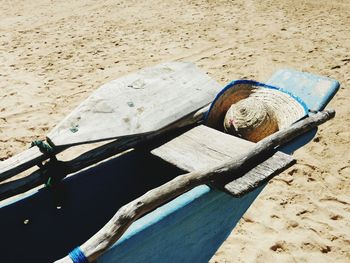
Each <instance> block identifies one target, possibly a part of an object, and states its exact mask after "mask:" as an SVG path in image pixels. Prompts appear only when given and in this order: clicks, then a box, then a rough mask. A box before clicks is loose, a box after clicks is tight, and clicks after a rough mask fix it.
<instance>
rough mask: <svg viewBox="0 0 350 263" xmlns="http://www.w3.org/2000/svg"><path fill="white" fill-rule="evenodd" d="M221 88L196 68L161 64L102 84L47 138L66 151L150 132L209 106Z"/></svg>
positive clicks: (186, 64)
mask: <svg viewBox="0 0 350 263" xmlns="http://www.w3.org/2000/svg"><path fill="white" fill-rule="evenodd" d="M219 89H220V85H219V84H218V83H217V82H215V81H214V80H212V79H211V78H210V77H209V76H208V75H206V74H205V73H203V72H201V71H200V70H199V69H198V68H197V67H196V66H195V65H194V64H191V63H185V62H168V63H164V64H161V65H158V66H155V67H151V68H147V69H143V70H141V71H139V72H137V73H134V74H131V75H128V76H125V77H122V78H119V79H117V80H114V81H111V82H109V83H107V84H105V85H103V86H102V87H101V88H99V89H98V90H96V91H95V92H94V93H93V94H92V95H91V96H90V97H89V98H88V99H87V100H85V101H84V102H83V103H82V104H81V105H80V106H78V107H77V108H76V109H75V110H74V111H73V112H72V113H71V114H69V115H68V116H67V117H66V118H65V119H64V120H63V121H62V122H61V123H59V124H58V125H57V126H56V127H55V128H54V129H53V130H52V131H51V132H50V133H49V134H48V135H47V138H48V140H49V141H50V142H51V143H52V144H53V145H55V146H62V145H65V146H67V145H76V144H80V143H85V142H95V141H101V140H107V139H113V138H118V137H123V136H130V135H137V134H145V133H148V132H153V131H156V130H159V129H161V128H163V127H165V126H167V125H169V124H171V123H173V122H175V121H177V120H178V119H181V118H182V117H184V116H186V115H188V114H190V113H192V112H194V111H196V110H197V109H199V108H201V107H203V106H205V105H206V104H208V103H210V102H211V101H212V100H213V99H214V97H215V95H216V94H217V92H218V91H219Z"/></svg>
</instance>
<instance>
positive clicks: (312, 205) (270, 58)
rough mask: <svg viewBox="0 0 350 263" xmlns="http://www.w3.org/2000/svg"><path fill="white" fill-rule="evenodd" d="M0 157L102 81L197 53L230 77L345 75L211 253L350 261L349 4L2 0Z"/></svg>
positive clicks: (41, 133)
mask: <svg viewBox="0 0 350 263" xmlns="http://www.w3.org/2000/svg"><path fill="white" fill-rule="evenodd" d="M0 4H1V7H0V161H1V160H5V159H7V158H9V157H11V156H13V155H15V154H17V153H20V152H21V151H23V150H25V149H27V148H28V147H29V146H30V142H31V141H33V140H36V139H44V138H45V135H46V134H47V133H48V131H49V130H51V129H52V128H53V127H54V126H55V125H56V124H57V123H58V122H59V121H60V120H62V119H63V118H64V117H65V116H66V115H67V114H68V113H69V112H70V111H72V110H73V109H74V108H75V107H76V106H77V105H78V104H79V103H80V102H81V101H83V100H84V99H85V98H87V97H88V96H89V94H91V92H92V91H94V90H95V89H97V88H98V87H99V86H101V85H102V84H104V83H106V82H108V81H110V80H113V79H116V78H118V77H120V76H122V75H125V74H127V73H130V72H133V71H136V70H138V69H141V68H143V67H147V66H151V65H155V64H159V63H162V62H165V61H171V60H181V61H191V62H193V63H195V64H196V65H197V66H199V67H200V68H201V69H202V70H203V71H204V72H207V73H208V74H209V75H210V76H211V77H212V78H213V79H215V80H217V81H218V82H219V83H220V84H222V85H225V84H226V83H228V82H229V81H231V80H234V79H255V80H258V81H264V80H267V79H268V78H269V76H271V75H272V74H273V73H274V72H275V71H276V70H278V69H280V68H294V69H297V70H301V71H306V72H311V73H314V74H319V75H323V76H328V77H331V78H334V79H337V80H338V81H339V82H340V83H341V89H340V90H339V92H338V93H337V95H336V96H335V98H334V99H333V101H332V102H331V103H330V105H329V106H328V107H329V108H334V109H335V110H336V111H337V116H336V118H335V119H334V120H332V121H331V122H328V123H327V124H325V125H323V126H321V127H320V129H319V132H318V134H317V136H316V137H315V138H314V139H313V141H312V142H310V143H309V144H308V145H307V146H305V147H303V148H302V149H300V150H298V151H297V152H296V153H295V157H296V159H297V160H298V163H297V164H296V165H294V166H293V167H292V168H290V169H289V170H287V171H286V172H284V173H282V174H281V175H279V176H277V177H276V178H274V179H273V180H272V181H270V182H269V184H268V186H267V187H266V188H265V189H264V191H263V193H262V194H261V195H260V196H259V197H258V199H257V200H256V201H255V202H254V204H253V205H252V206H251V207H250V209H249V210H248V211H247V213H246V214H245V215H244V217H243V218H242V220H241V221H240V223H239V225H238V226H237V227H236V228H235V229H234V231H233V232H232V234H231V236H230V237H229V238H228V239H227V241H226V242H225V243H224V244H223V245H222V247H221V248H220V249H219V250H218V251H217V253H216V255H215V256H214V257H213V258H212V259H211V261H210V262H211V263H214V262H218V263H224V262H318V263H320V262H350V221H349V218H350V131H349V126H350V93H349V91H348V88H349V86H350V2H349V1H347V0H335V1H325V0H321V1H320V0H308V1H307V0H296V1H289V0H278V1H272V0H270V1H257V0H255V1H253V0H246V1H244V0H238V1H182V2H179V1H172V0H167V1H160V0H147V1H119V0H117V1H111V0H106V1H83V0H77V1H66V0H63V1H49V0H38V1H25V0H21V1H19V0H14V1H5V0H0Z"/></svg>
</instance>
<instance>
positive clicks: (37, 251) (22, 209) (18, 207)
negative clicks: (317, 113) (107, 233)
mask: <svg viewBox="0 0 350 263" xmlns="http://www.w3.org/2000/svg"><path fill="white" fill-rule="evenodd" d="M293 74H294V73H293V71H289V70H285V71H281V72H278V73H276V74H275V75H274V76H273V77H272V78H271V81H270V82H269V83H270V84H273V85H275V86H280V87H282V88H284V89H286V90H289V91H291V92H293V91H295V90H297V93H298V94H297V95H298V96H300V97H301V98H302V99H303V100H304V101H305V103H306V104H307V105H312V107H314V108H313V109H314V110H318V109H322V108H324V107H325V105H326V104H327V103H328V102H329V100H330V99H331V98H332V97H333V96H334V94H335V92H336V91H337V90H338V88H339V83H338V82H336V81H334V80H328V79H325V81H329V87H328V90H327V92H325V93H323V95H322V96H321V97H320V96H319V94H320V93H312V92H311V93H310V92H306V90H304V87H303V86H301V85H302V84H303V85H306V84H307V87H306V88H307V89H309V90H313V89H314V88H315V87H317V85H318V83H319V82H320V80H323V78H320V77H318V76H314V75H310V74H302V75H300V76H299V75H298V79H299V80H300V78H306V80H307V81H299V82H298V81H294V80H293V76H295V74H297V73H295V74H294V75H293ZM298 74H299V73H298ZM305 83H306V84H305ZM298 85H299V86H298ZM315 94H316V95H315ZM315 133H316V130H314V131H312V132H310V133H308V134H306V135H304V136H303V137H301V138H298V139H297V140H295V141H294V142H293V143H291V144H289V145H288V146H286V147H284V148H283V149H282V150H283V151H284V152H287V153H291V152H293V151H294V150H295V149H297V148H299V147H301V146H302V145H304V144H305V143H307V142H308V141H310V140H311V138H312V137H313V136H314V134H315ZM182 173H183V171H181V170H179V169H177V168H175V167H173V166H171V165H170V164H167V163H165V162H164V161H162V160H160V159H158V158H157V157H154V156H152V155H151V154H150V153H149V152H147V151H132V152H129V153H127V154H124V155H123V156H120V157H118V158H115V159H112V160H109V161H106V162H105V163H102V164H100V165H98V166H96V167H93V168H91V169H88V170H86V171H82V172H80V173H79V174H77V175H75V176H72V177H70V178H67V179H65V180H64V182H63V184H62V185H60V186H59V188H58V189H48V188H44V189H41V190H39V191H37V192H33V193H30V194H29V195H28V196H26V197H22V198H21V199H19V200H16V201H14V202H13V203H10V204H6V205H4V206H3V207H2V208H1V209H0V231H1V241H0V247H1V252H2V253H1V258H2V261H3V262H52V261H54V260H56V259H59V258H61V257H63V256H65V255H67V254H68V253H69V252H70V251H71V250H72V249H73V248H75V247H76V246H78V245H80V244H82V243H83V242H85V241H86V240H87V239H88V238H90V237H91V236H92V235H93V234H94V233H96V232H97V231H98V230H99V229H100V228H101V227H102V226H103V225H104V224H105V223H106V222H107V221H108V220H109V219H110V218H111V217H112V216H113V214H114V213H115V212H116V211H117V210H118V209H119V208H120V207H121V206H122V205H124V204H126V203H128V202H130V201H131V200H133V199H135V198H136V197H138V196H140V195H142V194H143V193H145V192H147V191H148V190H150V189H152V188H154V187H156V186H159V185H161V184H163V183H164V182H166V181H168V180H171V179H172V178H174V177H175V176H177V175H179V174H182ZM263 187H264V186H261V187H259V188H257V189H255V190H254V191H252V192H250V193H248V194H246V195H244V196H243V197H241V198H233V197H231V196H230V195H228V194H226V193H223V192H219V191H217V190H215V189H212V188H210V187H209V186H205V185H203V186H199V187H196V188H194V189H192V190H191V191H189V192H187V193H185V194H183V195H181V196H179V197H177V198H175V199H174V200H172V201H170V202H168V203H166V204H164V205H163V206H161V207H159V208H158V209H156V210H154V211H152V212H151V213H149V214H147V215H145V216H144V217H142V218H140V219H139V220H137V221H136V222H134V223H133V224H132V226H131V227H130V228H129V229H128V231H127V232H126V233H125V234H124V235H123V237H122V238H121V239H120V240H119V241H118V242H117V243H116V244H114V246H113V247H111V248H110V249H109V250H108V251H107V252H106V253H105V254H104V255H103V256H102V257H100V258H99V259H98V262H108V263H110V262H207V261H208V260H209V259H210V258H211V257H212V255H213V254H214V253H215V251H216V250H217V249H218V247H219V246H220V245H221V244H222V243H223V241H224V240H225V239H226V238H227V236H228V235H229V234H230V232H231V231H232V229H233V228H234V227H235V225H236V224H237V223H238V221H239V220H240V219H241V217H242V216H243V214H244V213H245V211H246V210H247V209H248V208H249V206H250V205H251V204H252V202H253V201H254V199H255V198H256V197H257V196H258V195H259V193H260V192H261V191H262V189H263ZM58 208H59V209H58Z"/></svg>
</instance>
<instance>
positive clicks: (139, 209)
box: [56, 110, 335, 263]
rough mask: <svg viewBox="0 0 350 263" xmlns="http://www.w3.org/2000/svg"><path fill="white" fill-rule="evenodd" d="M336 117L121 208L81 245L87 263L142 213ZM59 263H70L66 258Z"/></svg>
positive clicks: (298, 127)
mask: <svg viewBox="0 0 350 263" xmlns="http://www.w3.org/2000/svg"><path fill="white" fill-rule="evenodd" d="M334 116H335V111H334V110H326V111H323V112H319V113H316V114H314V115H312V116H310V117H307V118H305V119H304V120H302V121H299V122H298V123H296V124H293V125H292V126H290V127H289V128H287V129H284V130H281V131H279V132H277V133H275V134H273V135H271V136H269V137H267V138H265V139H263V140H261V141H260V142H259V143H257V144H256V145H255V146H254V148H253V149H252V150H251V151H250V152H248V154H246V155H243V156H240V157H238V158H235V159H232V160H230V161H228V162H227V163H225V164H223V165H220V166H217V167H214V168H212V169H209V170H205V171H195V172H191V173H187V174H184V175H180V176H178V177H176V178H175V179H173V180H171V181H169V182H168V183H166V184H164V185H162V186H159V187H157V188H155V189H153V190H150V191H149V192H147V193H146V194H144V195H142V196H141V197H139V198H137V199H135V200H134V201H132V202H130V203H128V204H126V205H124V206H123V207H121V208H120V209H119V210H118V212H117V213H116V214H115V215H114V216H113V217H112V219H111V220H110V221H109V222H108V223H107V224H106V225H105V226H104V227H103V228H102V229H101V230H100V231H98V232H97V233H96V234H95V235H94V236H92V237H91V238H90V239H89V240H87V241H86V242H85V243H84V244H83V245H81V246H80V248H81V250H82V251H83V253H84V254H85V256H86V258H87V259H88V261H89V262H92V261H94V260H96V259H97V258H98V257H99V256H100V255H101V254H103V253H104V252H105V251H106V250H107V249H108V248H109V247H110V246H111V245H113V244H114V243H115V242H116V241H117V240H118V239H119V238H120V237H121V236H122V235H123V233H124V232H125V231H126V230H127V229H128V227H129V226H130V225H131V224H132V223H133V222H134V221H135V220H137V219H138V218H140V217H141V216H142V215H144V214H145V213H147V212H149V211H151V210H153V209H155V208H156V207H158V206H160V205H162V204H163V203H165V202H167V201H169V200H171V199H172V198H175V197H177V196H179V195H181V194H182V193H184V192H187V191H189V190H190V189H192V188H194V187H196V186H198V185H202V184H206V183H209V182H211V181H215V180H216V179H219V178H228V179H234V176H235V174H236V173H237V172H239V171H241V170H242V169H247V168H249V167H250V168H252V167H254V166H255V165H257V164H259V160H261V157H262V156H265V155H266V154H269V153H272V152H273V151H274V150H275V148H276V147H278V146H280V145H283V144H285V143H286V142H288V141H290V140H292V139H294V138H296V137H297V136H299V135H301V134H303V133H305V132H307V131H309V130H311V129H312V128H314V127H316V126H318V125H320V124H322V123H324V122H326V121H327V120H329V119H331V118H333V117H334ZM56 262H58V263H68V262H72V260H71V259H70V258H69V257H68V256H66V257H64V258H62V259H60V260H58V261H56Z"/></svg>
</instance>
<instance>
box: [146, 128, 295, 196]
mask: <svg viewBox="0 0 350 263" xmlns="http://www.w3.org/2000/svg"><path fill="white" fill-rule="evenodd" d="M254 145H255V143H252V142H249V141H246V140H243V139H241V138H237V137H234V136H231V135H228V134H225V133H222V132H220V131H217V130H215V129H212V128H210V127H207V126H204V125H200V126H198V127H195V128H193V129H191V130H190V131H188V132H186V133H184V134H182V135H180V136H178V137H176V138H175V139H173V140H171V141H170V142H168V143H165V144H164V145H162V146H160V147H158V148H156V149H154V150H152V154H154V155H156V156H158V157H160V158H162V159H164V160H165V161H167V162H169V163H172V164H174V165H175V166H177V167H179V168H181V169H183V170H185V171H189V172H191V171H197V170H206V169H209V168H210V167H215V166H217V165H220V164H223V163H225V162H228V161H230V160H231V159H234V158H237V157H238V156H241V155H242V154H246V153H248V152H249V151H250V150H251V149H252V148H253V147H254ZM293 163H294V159H293V157H291V156H289V155H287V154H284V153H282V152H276V153H275V154H274V155H273V156H272V157H270V158H269V159H267V160H265V161H263V162H262V163H260V164H259V165H258V166H256V167H254V168H253V169H251V170H249V171H248V172H247V173H246V174H245V175H244V176H242V177H240V178H238V179H236V180H233V181H232V182H229V183H227V182H225V183H220V184H216V186H217V187H219V188H222V189H225V190H226V191H228V192H229V193H231V194H232V195H234V196H237V195H241V194H243V193H245V192H247V191H249V190H251V189H254V188H255V187H257V186H258V185H260V184H261V183H263V182H265V181H266V180H267V179H269V178H271V177H273V176H274V175H277V174H278V173H281V172H282V171H283V170H285V169H287V168H288V167H289V166H290V165H292V164H293ZM222 184H223V185H222Z"/></svg>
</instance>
